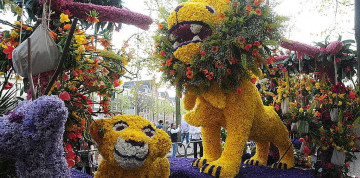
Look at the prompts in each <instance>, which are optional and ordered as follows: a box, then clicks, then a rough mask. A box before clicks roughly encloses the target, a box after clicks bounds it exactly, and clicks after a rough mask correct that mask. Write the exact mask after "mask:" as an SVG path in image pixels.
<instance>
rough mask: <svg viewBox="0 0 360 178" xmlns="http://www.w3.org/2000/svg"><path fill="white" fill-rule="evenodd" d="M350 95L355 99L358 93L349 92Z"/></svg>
mask: <svg viewBox="0 0 360 178" xmlns="http://www.w3.org/2000/svg"><path fill="white" fill-rule="evenodd" d="M349 95H350V97H349V98H350V99H352V100H354V99H355V98H356V93H354V92H349Z"/></svg>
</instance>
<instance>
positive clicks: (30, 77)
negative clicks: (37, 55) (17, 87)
mask: <svg viewBox="0 0 360 178" xmlns="http://www.w3.org/2000/svg"><path fill="white" fill-rule="evenodd" d="M27 45H28V58H27V62H28V71H27V72H28V78H29V80H30V83H29V84H30V90H31V99H32V100H36V92H35V86H34V81H33V77H32V61H31V38H30V37H29V38H28V39H27Z"/></svg>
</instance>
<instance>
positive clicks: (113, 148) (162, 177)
mask: <svg viewBox="0 0 360 178" xmlns="http://www.w3.org/2000/svg"><path fill="white" fill-rule="evenodd" d="M119 125H120V127H119ZM124 126H125V127H124ZM101 128H103V129H104V131H103V132H104V134H103V135H101V134H99V130H101ZM118 128H120V129H119V130H118ZM149 128H150V129H149ZM90 131H91V136H92V138H93V139H94V140H95V141H96V143H97V144H98V149H99V153H100V154H101V156H102V160H101V162H100V164H99V168H98V171H97V172H96V173H95V178H117V177H121V178H135V177H136V178H167V177H169V175H170V164H169V160H168V159H167V158H166V154H167V153H168V151H169V149H170V147H171V142H170V139H169V135H168V134H167V133H166V132H164V131H163V130H161V129H155V127H154V125H153V124H151V123H150V121H148V120H147V119H145V118H143V117H140V116H134V115H121V116H115V117H113V118H111V119H99V120H95V122H94V123H93V124H92V125H91V126H90ZM147 132H151V133H152V135H148V134H150V133H147ZM119 140H120V141H119ZM144 145H145V146H144ZM139 150H140V151H139ZM146 151H147V152H146ZM143 152H145V153H146V154H142V153H143ZM118 153H119V154H118ZM118 155H121V157H118ZM139 155H146V156H145V158H143V157H144V156H139ZM130 156H131V158H127V159H128V160H126V157H130ZM135 156H137V157H136V158H133V157H135ZM122 157H124V158H125V159H122ZM142 158H143V159H142ZM133 159H136V160H137V159H142V160H143V162H137V161H135V160H133ZM129 160H130V161H129ZM122 163H124V164H122ZM134 164H135V166H133V167H132V168H129V166H131V165H134ZM121 165H123V166H121Z"/></svg>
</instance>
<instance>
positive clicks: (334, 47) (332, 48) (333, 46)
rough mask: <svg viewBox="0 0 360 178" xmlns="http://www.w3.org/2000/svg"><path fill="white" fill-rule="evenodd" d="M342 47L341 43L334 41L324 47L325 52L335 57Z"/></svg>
mask: <svg viewBox="0 0 360 178" xmlns="http://www.w3.org/2000/svg"><path fill="white" fill-rule="evenodd" d="M342 47H343V44H342V42H341V41H334V42H332V43H330V44H329V45H328V46H327V47H326V52H328V53H330V54H331V55H335V54H337V53H338V52H339V51H340V50H341V48H342Z"/></svg>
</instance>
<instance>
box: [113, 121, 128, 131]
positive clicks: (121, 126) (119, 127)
mask: <svg viewBox="0 0 360 178" xmlns="http://www.w3.org/2000/svg"><path fill="white" fill-rule="evenodd" d="M128 127H129V125H128V124H127V123H126V122H123V121H120V122H117V123H115V124H114V127H113V129H114V130H116V131H122V130H124V129H126V128H128Z"/></svg>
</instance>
